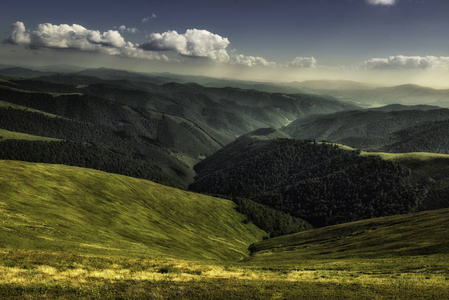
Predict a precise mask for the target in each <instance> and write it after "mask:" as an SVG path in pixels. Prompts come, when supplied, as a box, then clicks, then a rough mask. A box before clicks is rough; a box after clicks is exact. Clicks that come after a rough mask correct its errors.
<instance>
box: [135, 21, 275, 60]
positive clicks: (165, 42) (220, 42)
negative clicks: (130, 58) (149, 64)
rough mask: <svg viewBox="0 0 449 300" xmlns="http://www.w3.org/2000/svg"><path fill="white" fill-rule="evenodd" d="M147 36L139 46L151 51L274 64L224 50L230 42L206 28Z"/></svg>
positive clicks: (259, 58)
mask: <svg viewBox="0 0 449 300" xmlns="http://www.w3.org/2000/svg"><path fill="white" fill-rule="evenodd" d="M148 38H149V42H147V43H144V44H141V45H140V46H139V47H140V48H142V49H145V50H151V51H172V52H175V53H177V54H179V55H182V56H188V57H193V58H207V59H210V60H212V61H215V62H220V63H228V64H234V65H244V66H248V67H253V66H275V65H276V63H274V62H269V61H267V60H266V59H264V58H262V57H258V56H250V55H243V54H238V53H236V51H235V50H232V51H228V50H226V48H227V47H228V46H229V44H230V42H229V40H228V39H227V38H226V37H222V36H220V35H218V34H214V33H212V32H209V31H207V30H200V29H188V30H187V31H186V32H185V33H181V34H180V33H178V32H176V31H167V32H164V33H152V34H150V35H149V37H148Z"/></svg>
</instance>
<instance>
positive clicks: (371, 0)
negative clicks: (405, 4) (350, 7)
mask: <svg viewBox="0 0 449 300" xmlns="http://www.w3.org/2000/svg"><path fill="white" fill-rule="evenodd" d="M366 2H367V3H368V4H371V5H395V4H396V2H397V0H366Z"/></svg>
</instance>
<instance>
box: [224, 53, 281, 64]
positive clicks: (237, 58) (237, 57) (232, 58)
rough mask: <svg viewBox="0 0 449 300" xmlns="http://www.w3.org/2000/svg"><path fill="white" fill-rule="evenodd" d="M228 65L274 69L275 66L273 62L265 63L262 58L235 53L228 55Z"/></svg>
mask: <svg viewBox="0 0 449 300" xmlns="http://www.w3.org/2000/svg"><path fill="white" fill-rule="evenodd" d="M229 63H230V64H234V65H244V66H248V67H254V66H264V67H276V66H277V64H276V63H275V62H270V61H267V60H266V59H265V58H263V57H259V56H250V55H243V54H237V53H235V52H231V53H229Z"/></svg>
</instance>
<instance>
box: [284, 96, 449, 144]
mask: <svg viewBox="0 0 449 300" xmlns="http://www.w3.org/2000/svg"><path fill="white" fill-rule="evenodd" d="M446 120H449V110H448V109H440V108H435V107H432V106H426V105H422V106H402V105H389V106H386V107H382V108H376V109H366V110H354V111H345V112H338V113H333V114H328V115H319V116H310V117H306V118H302V119H300V120H296V121H294V122H292V123H291V124H289V125H287V126H286V127H284V128H282V130H283V131H285V132H286V133H287V134H289V135H291V136H292V137H294V138H299V139H313V140H317V141H321V140H326V141H332V142H336V143H342V144H345V145H349V146H351V147H354V148H358V149H362V150H369V151H386V152H417V151H423V152H436V153H446V152H447V151H449V149H448V148H447V141H446V139H447V138H446V135H445V134H444V132H445V131H444V124H445V123H444V122H445V121H446ZM424 139H425V140H426V142H423V140H424Z"/></svg>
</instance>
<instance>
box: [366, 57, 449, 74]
mask: <svg viewBox="0 0 449 300" xmlns="http://www.w3.org/2000/svg"><path fill="white" fill-rule="evenodd" d="M364 65H365V67H366V68H367V69H381V70H390V69H396V70H398V69H422V70H424V69H443V70H448V69H449V57H444V56H440V57H437V56H404V55H396V56H390V57H388V58H371V59H369V60H367V61H365V62H364Z"/></svg>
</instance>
